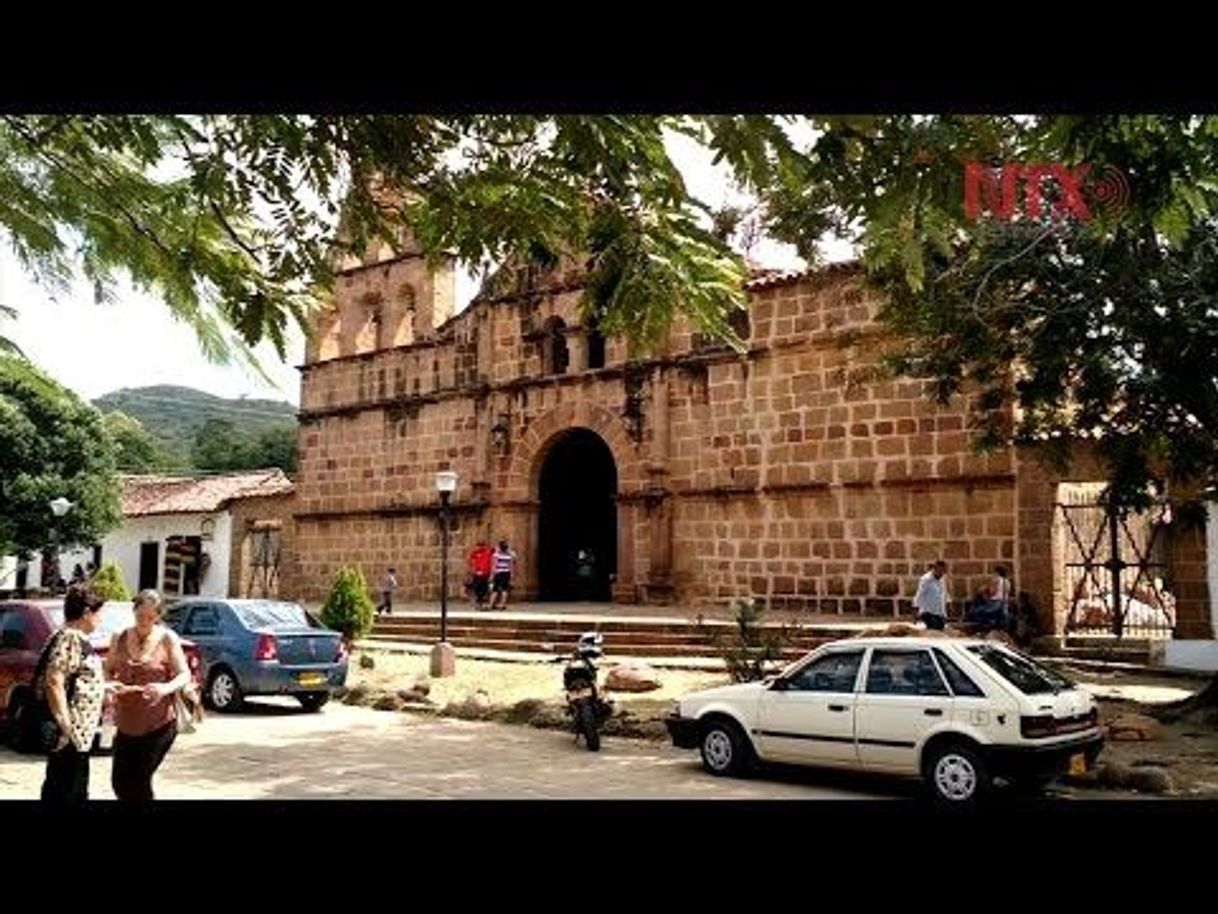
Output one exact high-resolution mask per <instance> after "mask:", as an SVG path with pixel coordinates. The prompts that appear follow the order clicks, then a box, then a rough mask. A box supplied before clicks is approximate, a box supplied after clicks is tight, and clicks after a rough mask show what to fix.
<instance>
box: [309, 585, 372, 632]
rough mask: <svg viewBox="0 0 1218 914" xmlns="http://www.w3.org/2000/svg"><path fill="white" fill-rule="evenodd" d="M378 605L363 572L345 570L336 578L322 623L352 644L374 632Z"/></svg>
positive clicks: (323, 608) (324, 607)
mask: <svg viewBox="0 0 1218 914" xmlns="http://www.w3.org/2000/svg"><path fill="white" fill-rule="evenodd" d="M375 609H376V607H375V604H374V603H373V602H372V596H371V594H369V593H368V584H367V582H366V581H365V580H364V573H363V572H362V571H360V569H359V568H343V569H342V570H341V571H339V573H338V574H337V575H336V576H335V578H334V587H333V588H332V589H331V590H330V595H329V596H328V597H327V598H326V603H325V606H323V607H322V610H321V621H322V622H323V623H324V624H325V625H326V626H327V627H328V628H332V629H334V631H337V632H342V634H343V637H344V638H346V639H347V640H348V641H354V640H356V639H357V638H362V637H364V636H365V635H366V634H368V632H370V631H372V616H373V613H374V612H375Z"/></svg>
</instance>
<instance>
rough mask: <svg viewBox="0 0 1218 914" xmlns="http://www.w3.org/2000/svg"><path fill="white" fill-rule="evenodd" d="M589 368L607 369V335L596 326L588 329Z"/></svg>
mask: <svg viewBox="0 0 1218 914" xmlns="http://www.w3.org/2000/svg"><path fill="white" fill-rule="evenodd" d="M588 367H589V368H590V369H591V368H604V367H605V335H604V334H603V333H601V332H600V330H598V329H597V328H596V327H595V326H592V327H590V328H589V329H588Z"/></svg>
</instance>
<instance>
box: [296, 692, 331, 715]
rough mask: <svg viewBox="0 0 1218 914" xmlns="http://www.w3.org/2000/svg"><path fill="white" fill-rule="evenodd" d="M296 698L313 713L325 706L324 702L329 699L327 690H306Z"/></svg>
mask: <svg viewBox="0 0 1218 914" xmlns="http://www.w3.org/2000/svg"><path fill="white" fill-rule="evenodd" d="M296 700H297V701H298V702H300V706H301V707H302V708H304V709H305V710H306V711H308V712H309V713H310V714H313V713H315V712H317V711H320V710H321V709H322V708H324V707H325V705H326V702H327V701H329V700H330V693H329V692H306V693H305V694H303V695H297V696H296Z"/></svg>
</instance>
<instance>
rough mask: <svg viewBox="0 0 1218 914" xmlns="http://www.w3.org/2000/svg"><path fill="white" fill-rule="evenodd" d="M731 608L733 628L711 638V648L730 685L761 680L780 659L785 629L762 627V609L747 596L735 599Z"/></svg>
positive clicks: (784, 642)
mask: <svg viewBox="0 0 1218 914" xmlns="http://www.w3.org/2000/svg"><path fill="white" fill-rule="evenodd" d="M733 608H734V609H735V620H734V621H735V623H736V628H735V630H734V631H733V632H732V634H731V635H730V636H723V635H717V636H715V639H714V640H715V646H716V648H717V649H718V651H719V655H720V656H721V657H722V658H723V661H724V663H725V664H726V666H727V672H728V675H730V676H731V677H732V682H754V681H756V680H759V679H764V678H765V677H766V676H768V675H770V673H771V672H772V667H774V666H776V665H777V664H778V662H779V661H780V660H781V659H782V649H783V646H784V645H785V644H786V643H787V642H788V640H789V635H788V633H787V630H786V628H785V627H784V628H780V629H777V630H775V629H772V628H764V627H763V626H762V624H761V621H762V616H763V615H764V614H765V608H764V607H762V606H759V605H758V604H757V601H756V600H754V599H752V598H751V597H749V598H746V599H742V600H736V601H735V604H734V606H733Z"/></svg>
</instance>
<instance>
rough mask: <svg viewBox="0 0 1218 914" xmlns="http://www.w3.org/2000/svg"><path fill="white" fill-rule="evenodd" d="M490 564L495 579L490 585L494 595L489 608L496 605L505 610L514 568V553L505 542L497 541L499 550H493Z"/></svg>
mask: <svg viewBox="0 0 1218 914" xmlns="http://www.w3.org/2000/svg"><path fill="white" fill-rule="evenodd" d="M492 562H493V564H492V566H491V567H492V570H493V572H494V575H495V577H494V580H493V583H492V588H493V590H494V593H493V594H492V596H491V608H492V609H494V608H495V606H496V605H498V606H499V607H500V608H501V609H507V601H508V591H510V590H511V589H512V572H513V571H514V570H515V568H516V553H515V552H513V551H512V549H511V548H510V547H509V546H508V541H507V540H500V541H499V548H498V549H496V550H495V554H494V556H493V557H492ZM501 597H502V600H500V598H501Z"/></svg>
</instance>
